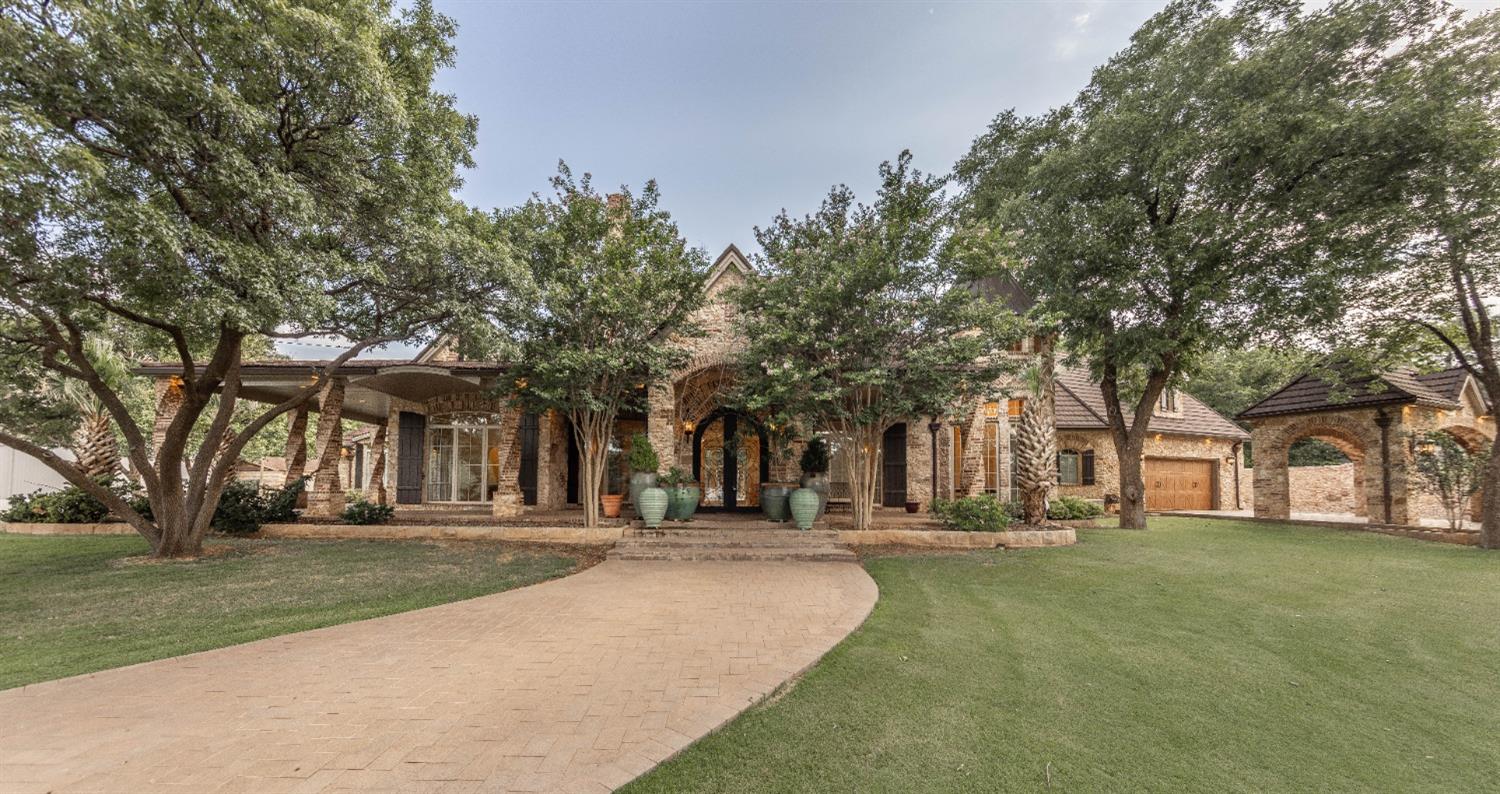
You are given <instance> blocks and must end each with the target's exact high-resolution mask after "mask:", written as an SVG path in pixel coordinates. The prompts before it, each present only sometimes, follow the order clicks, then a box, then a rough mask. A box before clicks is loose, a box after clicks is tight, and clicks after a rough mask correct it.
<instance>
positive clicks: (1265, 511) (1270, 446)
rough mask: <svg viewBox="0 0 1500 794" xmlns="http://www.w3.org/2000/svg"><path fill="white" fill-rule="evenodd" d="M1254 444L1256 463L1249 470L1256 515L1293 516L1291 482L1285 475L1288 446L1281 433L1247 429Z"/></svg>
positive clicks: (1272, 516) (1260, 516)
mask: <svg viewBox="0 0 1500 794" xmlns="http://www.w3.org/2000/svg"><path fill="white" fill-rule="evenodd" d="M1250 435H1251V443H1252V444H1254V451H1255V452H1254V454H1255V466H1254V468H1252V469H1251V470H1250V471H1251V472H1253V475H1252V478H1253V481H1254V483H1255V487H1254V488H1253V489H1252V490H1251V494H1252V496H1251V498H1252V499H1254V501H1255V517H1256V518H1279V519H1288V518H1291V517H1292V496H1291V481H1290V479H1289V477H1288V474H1287V461H1286V454H1287V447H1288V446H1289V445H1288V444H1287V443H1286V442H1285V441H1284V440H1283V439H1282V438H1281V437H1280V436H1278V435H1275V434H1273V433H1271V432H1269V431H1265V430H1260V429H1259V428H1256V429H1252V430H1251V431H1250Z"/></svg>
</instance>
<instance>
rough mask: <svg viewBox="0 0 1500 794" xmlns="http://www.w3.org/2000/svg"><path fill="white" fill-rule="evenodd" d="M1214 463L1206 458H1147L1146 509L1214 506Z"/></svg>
mask: <svg viewBox="0 0 1500 794" xmlns="http://www.w3.org/2000/svg"><path fill="white" fill-rule="evenodd" d="M1214 463H1215V461H1214V460H1212V459H1203V458H1195V459H1186V458H1146V468H1145V474H1146V509H1147V510H1212V509H1214Z"/></svg>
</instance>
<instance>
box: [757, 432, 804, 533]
mask: <svg viewBox="0 0 1500 794" xmlns="http://www.w3.org/2000/svg"><path fill="white" fill-rule="evenodd" d="M790 453H791V443H790V433H789V432H788V428H787V427H786V426H785V425H777V424H776V423H774V422H768V423H766V454H767V455H769V456H770V461H771V469H772V470H773V471H777V472H780V471H782V470H783V469H784V468H785V467H784V466H783V464H784V463H785V461H786V458H787V456H788V455H790ZM795 490H797V483H794V482H779V481H776V480H772V481H770V482H764V483H761V485H760V510H761V512H762V513H764V514H765V516H766V519H767V520H770V521H785V520H787V515H788V510H789V508H788V505H789V499H790V498H791V495H792V492H793V491H795Z"/></svg>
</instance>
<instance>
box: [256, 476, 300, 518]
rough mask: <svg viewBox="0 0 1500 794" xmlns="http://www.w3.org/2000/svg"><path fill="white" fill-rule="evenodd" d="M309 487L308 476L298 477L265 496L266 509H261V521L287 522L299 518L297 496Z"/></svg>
mask: <svg viewBox="0 0 1500 794" xmlns="http://www.w3.org/2000/svg"><path fill="white" fill-rule="evenodd" d="M306 488H307V478H306V477H298V478H297V479H295V480H293V481H292V482H291V483H289V484H288V485H286V486H284V487H282V488H278V489H276V490H274V491H272V492H270V493H268V494H266V495H265V496H264V500H265V502H264V509H263V510H262V511H261V516H260V519H261V523H263V524H287V523H290V522H292V521H296V520H297V497H299V496H301V495H302V491H303V490H305V489H306Z"/></svg>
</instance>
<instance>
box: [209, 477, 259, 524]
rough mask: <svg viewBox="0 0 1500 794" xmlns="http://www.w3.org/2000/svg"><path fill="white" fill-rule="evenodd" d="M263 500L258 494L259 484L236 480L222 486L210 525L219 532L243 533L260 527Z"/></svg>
mask: <svg viewBox="0 0 1500 794" xmlns="http://www.w3.org/2000/svg"><path fill="white" fill-rule="evenodd" d="M265 508H266V504H265V500H264V499H263V498H262V497H261V495H260V486H259V485H256V484H255V483H248V482H242V481H239V480H236V481H234V482H231V483H230V484H229V485H226V486H225V487H224V493H222V494H220V496H219V505H218V507H216V508H214V518H213V521H212V522H211V523H212V526H213V528H214V529H216V530H218V531H220V532H228V533H231V534H244V533H247V532H254V531H256V530H257V529H260V522H261V516H262V515H263V514H264V513H265Z"/></svg>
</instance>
